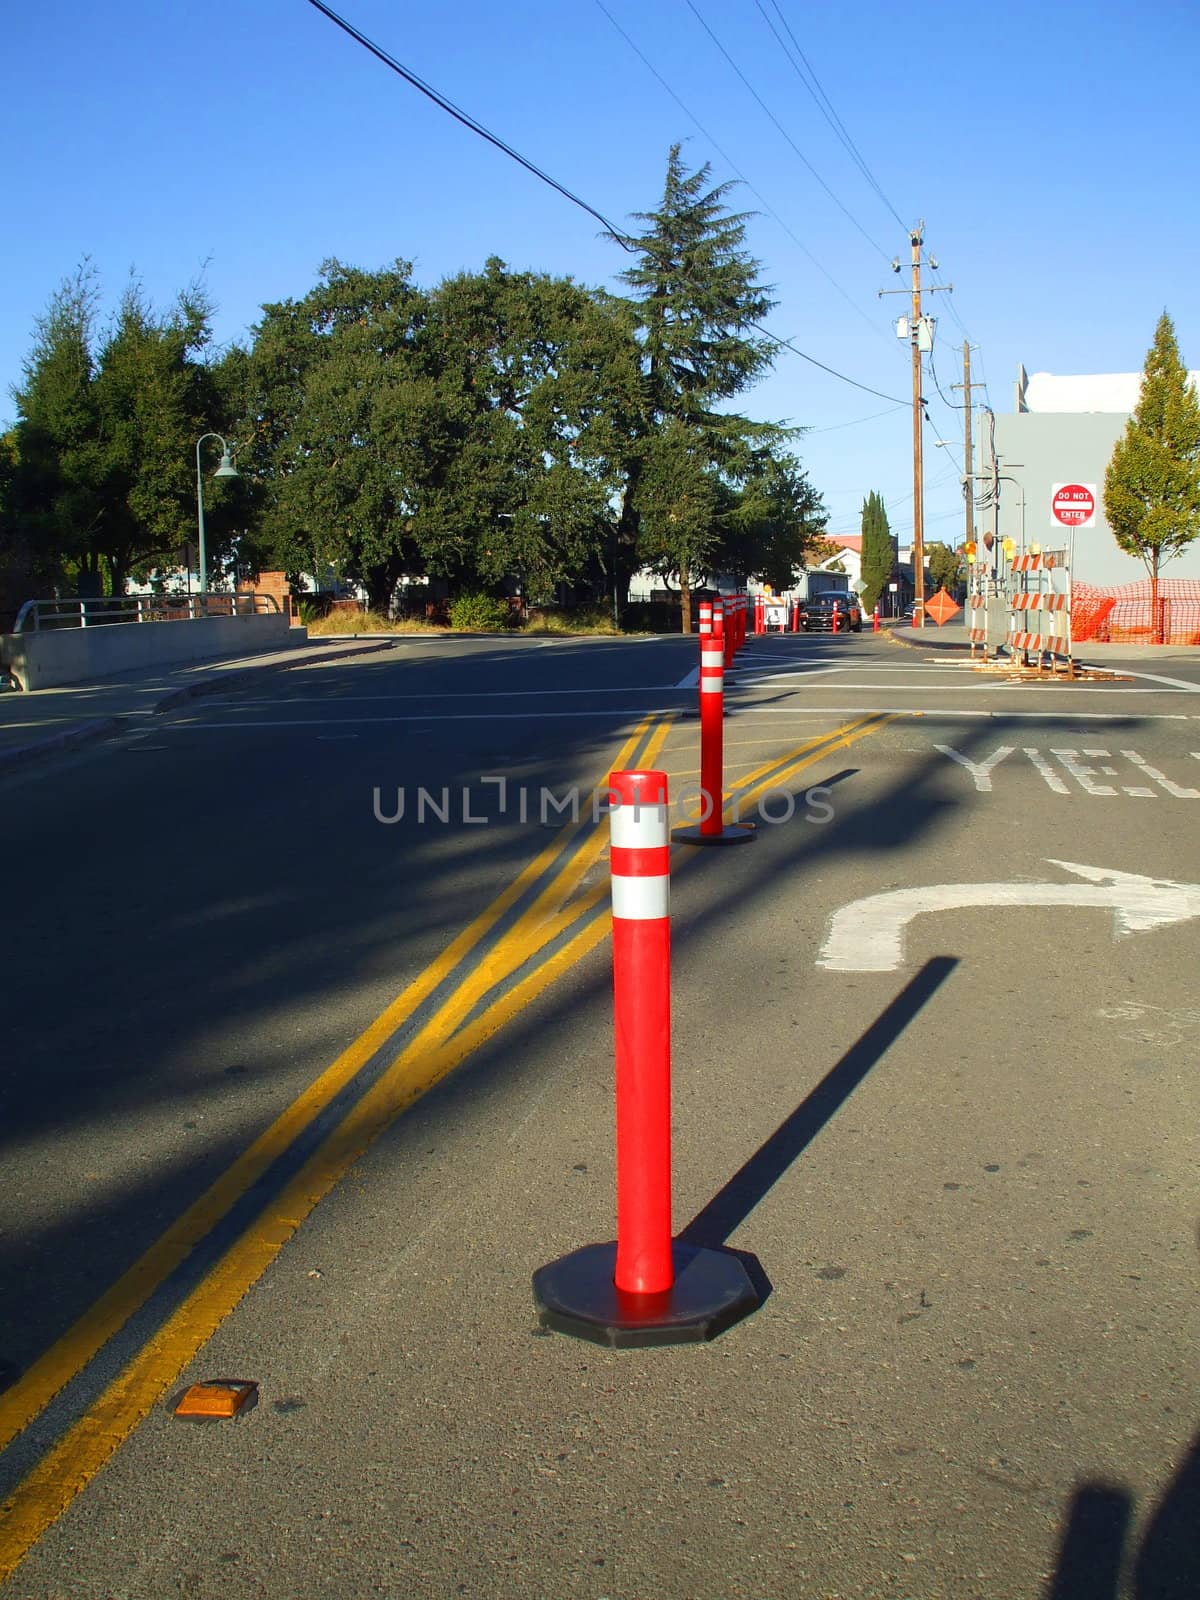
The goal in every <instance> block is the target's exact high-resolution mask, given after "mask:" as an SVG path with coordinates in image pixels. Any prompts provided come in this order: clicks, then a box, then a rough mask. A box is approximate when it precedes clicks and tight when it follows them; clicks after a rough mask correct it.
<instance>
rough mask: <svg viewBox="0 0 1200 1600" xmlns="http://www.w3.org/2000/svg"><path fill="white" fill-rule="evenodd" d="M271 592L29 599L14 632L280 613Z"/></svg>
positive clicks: (193, 620)
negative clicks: (114, 623)
mask: <svg viewBox="0 0 1200 1600" xmlns="http://www.w3.org/2000/svg"><path fill="white" fill-rule="evenodd" d="M278 611H279V602H278V601H277V600H276V598H275V596H274V595H272V594H258V593H257V592H256V593H253V594H190V595H189V594H178V595H161V594H122V595H106V596H102V597H101V598H99V599H92V600H73V599H72V600H26V602H25V604H24V605H23V606H22V607H21V609H20V611H18V612H17V620H16V622H15V623H14V624H13V632H14V633H41V632H44V631H46V630H47V629H51V628H96V627H101V626H103V625H104V624H105V623H109V622H195V621H199V620H201V619H203V618H204V617H253V616H269V615H271V614H272V613H278Z"/></svg>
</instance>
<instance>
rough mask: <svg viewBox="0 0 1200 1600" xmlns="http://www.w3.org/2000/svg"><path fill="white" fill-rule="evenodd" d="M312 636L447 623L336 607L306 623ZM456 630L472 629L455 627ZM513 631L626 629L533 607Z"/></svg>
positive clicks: (617, 633)
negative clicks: (395, 617)
mask: <svg viewBox="0 0 1200 1600" xmlns="http://www.w3.org/2000/svg"><path fill="white" fill-rule="evenodd" d="M307 626H308V632H309V636H310V638H317V639H319V638H321V637H323V636H324V637H328V636H330V635H332V634H347V633H353V634H360V633H392V634H398V633H410V634H411V633H417V634H431V633H432V634H438V633H446V632H448V631H450V630H448V629H447V628H446V627H444V626H442V625H440V624H438V623H436V622H425V621H423V620H420V619H417V618H401V619H398V620H396V621H394V622H392V621H389V620H388V618H387V617H385V616H383V615H382V614H381V613H380V612H378V611H333V612H331V613H330V614H329V616H327V617H317V618H316V619H315V620H314V621H312V622H310V623H308V624H307ZM454 631H455V632H465V631H470V630H464V629H455V630H454ZM510 632H511V633H512V634H513V635H514V636H519V635H533V636H537V637H560V638H594V637H597V636H598V637H601V638H611V639H619V638H623V637H624V633H623V630H622V629H620V628H617V627H614V625H613V620H612V618H611V617H610V616H608V615H607V614H606V613H605V612H603V611H600V610H595V611H579V612H575V613H573V614H570V615H567V614H564V613H562V612H557V611H550V612H543V611H534V612H532V613H531V615H530V619H529V621H528V622H527V623H526V624H525V626H524V627H523V628H513V629H511V630H510Z"/></svg>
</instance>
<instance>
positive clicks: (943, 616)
mask: <svg viewBox="0 0 1200 1600" xmlns="http://www.w3.org/2000/svg"><path fill="white" fill-rule="evenodd" d="M961 609H962V608H961V606H958V605H956V604H955V603H954V601H953V600H951V598H950V596H949V595H948V594H947V593H946V591H945V589H944V588H943V589H939V590H938V592H937V593H936V594H935V595H934V596H933V598H932V599H931V600H926V602H925V615H926V616H927V617H932V618H933V620H934V621H935V622H936V623H937V625H938V627H939V628H940V627H941V626H942V625H943V624H944V623H947V622H949V621H950V618H951V617H956V616H957V615H958V613H959V611H960V610H961Z"/></svg>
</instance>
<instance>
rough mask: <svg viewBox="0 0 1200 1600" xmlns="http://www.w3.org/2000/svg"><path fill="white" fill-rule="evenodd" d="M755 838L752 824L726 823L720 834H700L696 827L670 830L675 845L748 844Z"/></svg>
mask: <svg viewBox="0 0 1200 1600" xmlns="http://www.w3.org/2000/svg"><path fill="white" fill-rule="evenodd" d="M755 837H756V835H755V832H754V824H753V823H752V822H727V823H726V824H725V826H724V827H723V828H722V829H721V831H720V833H701V832H700V828H699V826H698V825H697V826H696V827H694V828H672V830H671V838H672V839H673V840H674V841H675V843H676V844H749V843H750V841H751V840H752V839H753V838H755Z"/></svg>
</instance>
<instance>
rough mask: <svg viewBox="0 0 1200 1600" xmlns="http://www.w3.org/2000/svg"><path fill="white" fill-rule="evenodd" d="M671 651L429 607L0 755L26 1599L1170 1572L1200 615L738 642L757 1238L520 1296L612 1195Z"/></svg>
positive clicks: (682, 1065) (281, 1596)
mask: <svg viewBox="0 0 1200 1600" xmlns="http://www.w3.org/2000/svg"><path fill="white" fill-rule="evenodd" d="M696 666H697V659H696V644H695V641H694V640H679V639H647V640H642V641H578V642H576V641H570V640H564V641H557V640H555V641H545V642H540V643H539V642H534V641H530V640H514V641H511V642H508V641H503V640H495V639H480V640H477V641H469V640H449V639H447V640H423V639H412V640H406V641H404V642H402V643H401V644H399V645H398V647H397V649H396V650H395V651H394V652H391V653H388V654H386V655H382V656H373V657H366V658H363V659H361V660H358V661H351V662H346V663H343V664H329V665H325V666H317V667H313V668H311V669H299V670H295V671H293V672H290V673H288V674H287V675H286V676H283V677H277V678H273V679H271V680H269V681H268V682H264V684H262V685H261V687H260V688H258V689H255V688H254V687H253V686H248V687H244V688H242V689H241V690H240V691H239V692H237V693H231V694H228V695H227V696H225V697H223V698H220V699H218V698H215V697H210V698H207V699H204V700H202V701H194V702H189V703H188V704H187V705H185V706H183V707H181V708H180V709H179V710H178V711H177V712H173V713H170V714H168V715H167V716H164V717H162V718H160V719H157V720H156V721H155V722H153V723H152V724H142V725H140V726H139V728H138V729H137V730H136V731H135V732H131V733H129V734H126V735H122V736H118V737H116V738H114V739H112V740H110V741H108V742H106V743H104V744H101V745H97V746H94V747H91V748H89V749H87V750H84V751H79V752H76V753H74V754H64V755H62V756H60V757H55V758H53V759H51V760H49V761H47V762H45V763H43V764H40V765H39V766H38V767H37V768H36V769H29V770H27V771H24V772H22V773H20V774H13V775H9V776H6V777H5V778H4V779H3V780H0V810H2V814H3V819H4V838H5V842H6V846H7V848H6V852H5V857H6V869H7V870H6V873H5V879H6V881H5V892H6V898H5V960H4V970H5V978H6V994H7V1004H6V1007H5V1045H6V1049H5V1052H4V1064H3V1067H2V1068H0V1148H2V1151H3V1159H2V1161H0V1500H2V1501H3V1511H2V1513H0V1591H2V1592H3V1594H4V1596H5V1600H7V1597H8V1596H9V1595H12V1596H13V1597H14V1600H16V1597H20V1600H60V1597H61V1600H68V1597H69V1600H164V1597H171V1596H176V1595H178V1596H194V1597H203V1600H208V1597H213V1600H217V1597H220V1600H241V1597H243V1596H245V1597H259V1596H262V1597H268V1600H285V1597H288V1600H290V1597H297V1596H298V1597H305V1600H308V1597H312V1600H324V1597H330V1600H333V1597H338V1600H346V1597H357V1596H376V1595H383V1596H389V1597H394V1600H399V1597H401V1596H404V1597H410V1596H421V1597H426V1596H428V1597H441V1596H451V1595H467V1596H477V1597H481V1600H482V1597H485V1596H488V1597H491V1596H501V1597H513V1600H516V1597H527V1596H546V1597H548V1600H549V1597H555V1600H558V1597H562V1596H579V1597H586V1600H605V1597H607V1600H647V1597H650V1596H655V1597H664V1600H732V1597H742V1596H745V1597H752V1600H780V1597H792V1596H800V1597H805V1600H807V1597H809V1596H813V1597H846V1600H849V1597H856V1600H857V1597H868V1600H870V1597H875V1596H880V1597H882V1596H887V1597H900V1600H934V1597H946V1600H949V1597H954V1600H961V1597H971V1596H980V1597H984V1596H986V1597H988V1600H1010V1597H1011V1600H1026V1597H1035V1596H1037V1597H1043V1596H1044V1597H1047V1600H1117V1597H1118V1596H1127V1597H1136V1600H1150V1597H1154V1600H1176V1597H1178V1600H1182V1597H1184V1596H1185V1595H1186V1596H1194V1595H1195V1594H1196V1593H1198V1592H1200V1548H1198V1540H1200V1442H1198V1433H1197V1429H1198V1427H1200V1418H1198V1410H1197V1400H1196V1385H1195V1378H1196V1341H1197V1333H1198V1332H1200V1317H1198V1315H1197V1299H1196V1268H1197V1249H1198V1246H1200V1235H1198V1231H1197V1211H1198V1206H1197V1199H1196V1185H1195V1173H1196V1158H1197V1154H1198V1143H1200V1140H1198V1135H1197V1128H1198V1123H1197V1115H1196V1113H1197V1100H1198V1096H1197V1084H1196V1063H1197V1038H1198V1036H1200V997H1198V995H1197V983H1196V975H1197V970H1198V963H1197V953H1198V938H1197V926H1198V922H1197V919H1198V918H1200V828H1198V823H1200V663H1192V662H1189V661H1186V660H1183V661H1181V660H1179V659H1178V658H1176V659H1172V660H1171V661H1169V662H1165V663H1162V664H1161V665H1156V664H1155V663H1154V662H1152V661H1147V660H1145V659H1143V660H1138V661H1131V662H1130V663H1128V664H1127V667H1124V668H1123V667H1122V666H1121V664H1120V663H1116V664H1115V666H1116V668H1117V672H1116V675H1115V676H1113V677H1111V678H1109V679H1105V680H1099V679H1093V680H1090V681H1086V682H1082V683H1073V684H1068V683H1064V682H1062V681H1055V682H1041V683H1036V682H1014V681H1011V680H1010V679H1008V678H1006V677H1005V676H1004V675H1003V674H999V673H996V672H994V671H993V672H975V671H972V670H971V669H970V667H969V666H967V665H966V664H964V663H962V662H959V661H957V660H947V659H945V657H944V656H941V657H939V656H936V655H934V654H933V653H930V654H926V653H925V652H923V651H922V650H921V649H919V648H918V649H911V648H900V647H898V646H897V645H896V644H895V643H893V642H892V641H890V640H888V639H887V638H886V637H881V638H873V637H872V636H870V635H869V634H864V635H862V636H850V637H840V638H830V637H822V638H820V639H808V638H803V637H801V638H791V637H775V636H772V637H769V638H766V639H762V640H754V639H751V640H750V641H748V643H747V645H746V647H745V649H744V650H743V652H742V653H741V655H740V656H739V658H738V663H737V667H736V670H735V672H734V674H733V677H732V683H731V686H730V688H729V693H728V697H727V706H728V713H729V714H728V716H727V719H726V725H725V728H726V732H725V737H726V787H727V791H728V799H729V801H730V804H731V806H732V805H734V804H736V806H737V808H738V810H739V812H740V814H741V815H743V816H746V817H750V818H753V819H755V820H756V821H757V824H758V826H757V836H756V839H755V841H754V842H753V843H752V844H750V845H748V846H746V847H744V848H741V849H735V850H718V851H695V850H689V849H688V848H687V847H686V846H682V845H681V846H677V847H676V848H675V850H674V852H673V856H672V874H673V885H672V918H673V921H672V928H673V942H674V994H673V1008H674V1114H675V1149H674V1162H675V1183H674V1193H675V1228H676V1230H677V1232H678V1233H679V1234H681V1235H682V1236H683V1237H684V1238H685V1239H686V1240H689V1241H691V1242H693V1243H701V1244H709V1245H721V1244H728V1245H730V1246H733V1247H736V1248H737V1249H739V1250H741V1251H743V1252H746V1253H747V1254H748V1256H752V1257H753V1258H755V1259H756V1261H757V1263H758V1269H757V1270H758V1273H759V1275H760V1282H762V1283H763V1284H764V1287H765V1288H767V1289H769V1293H768V1294H767V1298H766V1299H765V1303H764V1304H763V1305H762V1307H761V1308H760V1309H759V1310H758V1311H757V1312H756V1313H754V1314H753V1315H752V1316H750V1317H749V1318H747V1319H746V1320H745V1321H743V1322H741V1323H739V1324H738V1325H737V1326H736V1327H734V1328H732V1329H731V1330H729V1331H728V1332H726V1333H725V1334H724V1335H723V1336H722V1337H721V1338H719V1339H717V1340H715V1341H714V1342H712V1343H711V1344H705V1345H697V1346H690V1347H687V1348H682V1349H658V1350H623V1351H609V1350H605V1349H602V1348H599V1347H597V1346H594V1345H590V1344H586V1343H582V1342H580V1341H577V1340H574V1339H571V1338H568V1337H565V1336H563V1335H561V1334H557V1333H546V1332H545V1331H544V1330H542V1329H540V1328H539V1327H538V1325H537V1321H536V1318H535V1315H534V1310H533V1304H532V1298H531V1293H530V1276H531V1274H532V1272H533V1271H534V1269H535V1268H537V1267H538V1266H540V1265H542V1264H543V1263H545V1262H547V1261H550V1260H552V1259H554V1258H556V1257H557V1256H559V1255H561V1254H563V1253H564V1252H567V1251H570V1250H572V1249H574V1248H575V1247H577V1246H579V1245H582V1244H585V1243H587V1242H589V1241H592V1240H603V1239H608V1238H611V1237H612V1232H613V1226H614V1223H613V1150H612V1145H613V1137H612V1017H611V994H610V957H609V947H608V940H607V931H608V919H607V883H608V877H607V858H606V846H607V824H606V823H605V822H604V821H603V819H597V815H596V813H595V812H594V810H593V801H592V796H593V794H594V792H595V791H597V790H602V789H603V787H604V785H605V782H606V778H607V774H608V772H609V771H610V770H612V769H613V768H614V767H617V766H639V765H640V766H651V767H658V768H661V769H663V770H665V771H666V772H667V773H668V774H669V777H670V782H671V785H672V793H673V794H674V795H680V794H681V793H682V792H683V791H684V790H685V789H686V788H688V787H690V788H691V790H692V791H693V794H694V792H695V788H696V777H697V723H696V717H695V707H696V688H695V682H696ZM576 804H577V806H578V809H577V811H576V809H575V807H576ZM685 807H686V801H685ZM215 1379H224V1380H239V1381H245V1382H249V1383H253V1384H255V1385H257V1388H256V1390H255V1397H254V1403H253V1404H252V1405H251V1406H250V1407H248V1408H247V1409H245V1410H244V1411H243V1412H242V1413H241V1414H240V1415H239V1416H238V1417H237V1418H236V1419H235V1420H231V1421H221V1422H211V1423H195V1422H190V1421H184V1420H181V1419H180V1418H177V1417H176V1416H175V1415H174V1413H173V1408H174V1403H175V1401H176V1400H177V1399H178V1397H179V1395H180V1394H181V1392H182V1391H183V1390H184V1389H185V1388H186V1387H187V1386H188V1385H190V1384H192V1383H195V1382H200V1381H203V1380H215Z"/></svg>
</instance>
